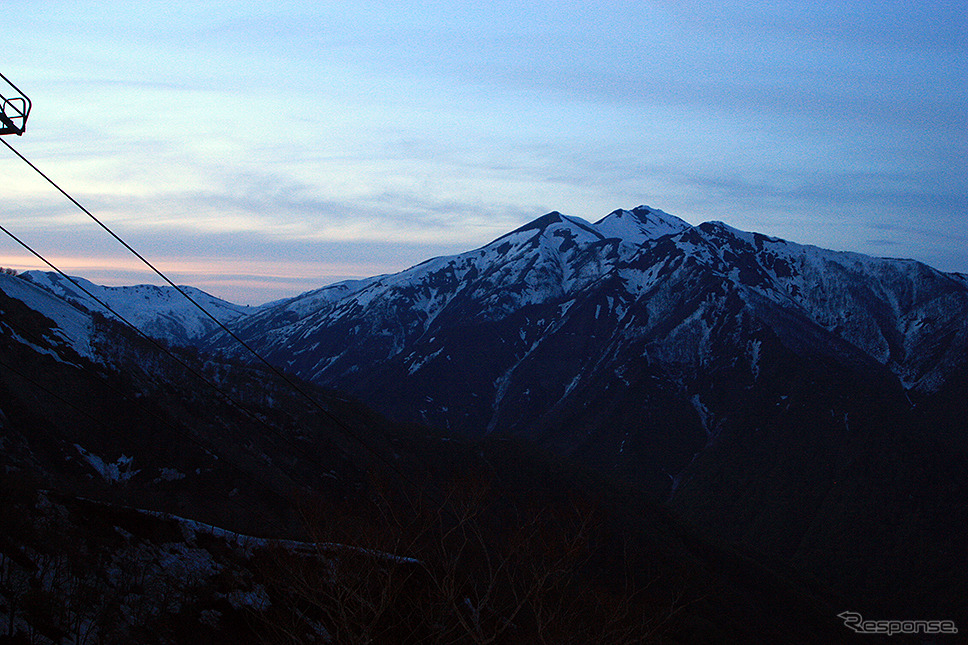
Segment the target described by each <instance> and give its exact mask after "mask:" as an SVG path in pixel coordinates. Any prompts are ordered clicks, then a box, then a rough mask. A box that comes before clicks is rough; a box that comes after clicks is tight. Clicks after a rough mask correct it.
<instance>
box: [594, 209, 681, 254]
mask: <svg viewBox="0 0 968 645" xmlns="http://www.w3.org/2000/svg"><path fill="white" fill-rule="evenodd" d="M594 227H595V230H596V231H598V232H599V233H601V234H602V235H604V236H605V237H612V238H619V239H620V240H622V241H623V242H624V243H626V244H629V245H636V246H637V245H639V244H642V243H643V242H647V241H649V240H655V239H658V238H660V237H662V236H664V235H674V234H676V233H681V232H682V231H684V230H686V229H687V228H690V225H689V223H688V222H685V221H683V220H681V219H679V218H678V217H676V216H675V215H670V214H669V213H666V212H663V211H660V210H658V209H655V208H649V207H648V206H637V207H635V208H633V209H632V210H630V211H628V210H623V209H619V210H616V211H613V212H611V213H609V214H608V215H606V216H605V217H604V218H602V219H600V220H599V221H597V222H595V224H594Z"/></svg>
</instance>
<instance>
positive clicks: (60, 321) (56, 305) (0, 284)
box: [0, 273, 93, 358]
mask: <svg viewBox="0 0 968 645" xmlns="http://www.w3.org/2000/svg"><path fill="white" fill-rule="evenodd" d="M0 291H3V292H4V293H5V294H6V295H7V296H9V297H10V298H13V299H15V300H19V301H21V302H23V303H24V304H25V305H27V306H28V307H30V308H31V309H33V310H34V311H36V312H39V313H41V314H43V315H44V316H46V317H47V318H49V319H51V320H52V321H53V322H54V324H55V325H56V329H55V333H56V334H57V335H58V337H59V338H57V339H53V340H55V341H57V342H63V343H66V344H67V345H70V346H72V347H73V348H74V351H76V352H77V353H78V354H80V355H81V356H84V357H86V358H92V357H93V355H92V350H91V334H92V332H93V325H92V324H91V317H90V316H89V315H88V314H86V313H85V312H83V311H81V310H79V309H77V308H76V307H74V306H73V305H71V304H70V303H68V302H67V301H65V300H64V299H63V298H60V297H58V296H55V295H54V294H52V293H51V292H49V291H47V290H45V289H43V288H41V287H40V286H38V285H37V284H34V283H33V282H31V281H29V280H26V279H24V278H22V277H19V276H12V275H8V274H5V273H0ZM0 322H2V321H0ZM11 331H12V333H14V334H15V335H18V336H19V334H17V330H16V329H12V330H11ZM19 340H20V342H23V343H25V344H29V345H34V343H33V342H31V341H30V340H29V339H23V338H19Z"/></svg>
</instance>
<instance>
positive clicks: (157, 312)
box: [22, 271, 258, 344]
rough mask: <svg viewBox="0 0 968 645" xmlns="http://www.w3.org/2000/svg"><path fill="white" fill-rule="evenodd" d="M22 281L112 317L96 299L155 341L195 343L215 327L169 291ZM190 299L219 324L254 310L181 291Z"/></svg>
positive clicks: (45, 275) (29, 275)
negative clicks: (159, 339) (157, 339)
mask: <svg viewBox="0 0 968 645" xmlns="http://www.w3.org/2000/svg"><path fill="white" fill-rule="evenodd" d="M22 278H23V279H25V280H30V281H31V282H32V283H33V284H35V285H37V286H39V287H42V288H43V289H46V290H47V291H48V292H50V293H52V294H54V295H56V296H59V297H60V298H63V299H64V300H67V301H68V302H73V303H77V304H79V305H80V306H81V307H83V308H85V309H87V310H88V311H92V312H98V313H102V314H104V315H105V316H108V317H113V316H112V314H111V313H110V312H108V311H106V310H105V309H104V307H102V306H101V305H100V304H99V303H98V302H97V301H96V300H95V299H94V298H92V297H91V296H89V295H88V294H87V293H85V292H84V290H85V289H86V290H87V291H88V292H90V293H91V294H93V295H94V296H95V297H96V298H97V299H99V300H101V301H102V302H104V303H105V304H107V305H108V306H110V307H111V309H113V310H114V311H115V312H117V313H118V314H119V315H120V316H123V317H124V318H125V319H126V320H128V321H129V322H131V323H132V324H133V325H135V326H136V327H138V329H140V330H141V331H143V332H144V333H146V334H148V335H149V336H152V337H155V338H162V339H165V340H167V341H169V342H173V343H177V344H184V343H190V342H192V341H197V340H199V339H201V338H202V337H204V336H206V335H207V334H209V333H210V332H212V331H213V330H214V329H215V328H216V327H217V325H216V324H215V323H214V322H213V321H212V320H211V319H210V318H208V317H207V316H206V315H205V314H204V313H202V312H201V311H199V309H198V308H197V307H196V306H195V305H193V304H192V303H191V302H189V301H188V300H187V299H186V298H185V297H184V296H183V295H182V294H180V293H178V291H176V290H175V289H174V288H172V287H158V286H153V285H137V286H131V287H105V286H101V285H97V284H94V283H93V282H90V281H88V280H85V279H83V278H76V277H75V278H73V280H74V281H76V282H77V284H78V285H80V286H81V287H83V289H80V288H78V287H77V286H75V285H74V284H72V283H71V282H70V281H69V280H67V279H66V278H64V277H63V276H61V275H60V274H57V273H53V272H44V271H27V272H25V273H24V274H22ZM181 289H182V290H184V291H185V293H187V294H188V295H189V296H191V297H192V299H193V300H194V301H195V302H197V303H198V304H200V305H201V306H202V307H204V308H205V310H206V311H207V312H209V313H210V314H212V316H214V317H215V318H216V319H217V320H219V321H220V322H222V323H228V322H231V321H233V320H236V319H237V318H239V317H241V316H246V315H249V314H251V313H253V312H254V311H256V310H257V309H258V308H257V307H248V306H242V305H235V304H232V303H230V302H226V301H224V300H220V299H219V298H216V297H214V296H211V295H209V294H207V293H205V292H204V291H201V290H199V289H196V288H194V287H181Z"/></svg>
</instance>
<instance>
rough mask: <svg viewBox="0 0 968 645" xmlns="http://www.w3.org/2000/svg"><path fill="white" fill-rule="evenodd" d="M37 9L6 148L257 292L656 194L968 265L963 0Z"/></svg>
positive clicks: (53, 217)
mask: <svg viewBox="0 0 968 645" xmlns="http://www.w3.org/2000/svg"><path fill="white" fill-rule="evenodd" d="M7 4H8V5H9V6H5V7H4V13H5V19H6V24H7V25H8V28H7V30H6V32H7V33H6V34H5V37H4V43H5V56H4V57H3V61H2V63H0V65H2V66H0V72H2V73H3V74H4V75H6V76H7V77H8V78H9V79H10V80H12V81H13V82H14V83H16V85H17V86H18V87H19V88H20V89H21V90H23V91H24V92H25V93H26V94H27V95H28V96H29V97H30V99H31V100H32V111H31V113H30V118H29V121H28V124H27V131H26V133H25V134H24V135H23V136H22V137H16V136H8V137H5V140H6V141H7V142H8V143H9V144H11V145H12V146H14V148H16V149H17V150H18V151H19V152H20V153H21V154H22V155H24V156H25V157H26V158H28V159H29V160H31V161H32V162H33V163H35V164H36V165H37V166H38V167H39V168H40V169H41V170H43V171H44V172H45V173H46V174H47V175H48V176H49V177H50V178H51V179H53V180H54V181H55V182H57V183H58V184H59V185H60V186H61V187H62V188H64V189H65V190H67V191H68V192H69V193H70V194H71V195H73V196H74V197H75V198H76V199H77V200H78V201H79V202H80V203H81V204H83V205H84V206H85V207H86V208H87V209H88V210H90V211H91V212H92V213H93V214H94V215H96V216H97V217H98V218H99V219H101V220H102V221H103V222H104V223H105V224H106V225H108V226H109V227H110V228H111V229H112V230H114V231H115V232H116V233H117V234H118V235H120V236H121V237H122V238H123V239H124V240H125V241H127V242H128V243H129V244H131V245H132V246H133V247H134V248H136V249H137V250H138V251H139V252H140V253H141V254H142V255H144V256H145V257H147V258H148V259H149V260H151V261H152V263H154V264H155V265H156V266H157V267H158V268H159V269H161V270H162V271H164V272H165V273H166V275H168V276H169V277H170V278H171V279H173V280H174V281H175V282H177V283H179V284H190V285H192V286H196V287H199V288H201V289H204V290H205V291H208V292H209V293H212V294H213V295H216V296H218V297H221V298H225V299H227V300H230V301H232V302H236V303H240V304H260V303H263V302H267V301H270V300H275V299H278V298H284V297H289V296H294V295H297V294H298V293H301V292H303V291H306V290H309V289H313V288H317V287H320V286H323V285H325V284H329V283H332V282H335V281H338V280H342V279H347V278H355V277H364V276H371V275H377V274H381V273H391V272H396V271H400V270H403V269H406V268H408V267H410V266H412V265H414V264H417V263H419V262H421V261H423V260H425V259H428V258H430V257H435V256H440V255H450V254H455V253H459V252H463V251H467V250H471V249H474V248H477V247H480V246H483V245H484V244H487V243H488V242H490V241H491V240H493V239H495V238H497V237H499V236H500V235H502V234H504V233H506V232H508V231H510V230H512V229H513V228H516V227H518V226H520V225H522V224H525V223H527V222H528V221H531V220H533V219H535V218H537V217H539V216H541V215H543V214H544V213H547V212H549V211H552V210H557V211H561V212H563V213H565V214H567V215H573V216H577V217H581V218H584V219H586V220H589V221H596V220H598V219H600V218H601V217H604V216H605V215H607V214H608V213H609V212H611V211H613V210H615V209H617V208H629V209H630V208H633V207H635V206H638V205H640V204H646V205H649V206H652V207H654V208H660V209H662V210H665V211H666V212H669V213H672V214H674V215H677V216H679V217H681V218H682V219H684V220H686V221H687V222H690V223H692V224H699V223H701V222H704V221H709V220H720V221H724V222H726V223H727V224H729V225H731V226H734V227H736V228H739V229H743V230H753V231H758V232H761V233H765V234H768V235H775V236H778V237H781V238H784V239H788V240H791V241H796V242H800V243H806V244H815V245H818V246H823V247H826V248H831V249H837V250H852V251H859V252H862V253H869V254H872V255H877V256H888V257H906V258H914V259H917V260H920V261H922V262H925V263H927V264H930V265H932V266H934V267H936V268H938V269H941V270H944V271H960V272H968V80H966V79H968V37H966V34H968V12H966V11H965V10H964V6H963V3H962V2H886V1H885V2H882V1H878V2H871V1H870V0H864V1H863V2H847V1H844V2H810V3H805V2H799V1H797V2H785V1H782V0H779V1H771V2H762V3H758V2H719V1H716V0H705V1H702V2H689V1H683V2H671V1H662V2H644V1H642V0H639V1H636V2H623V1H622V0H613V1H610V2H572V1H570V0H561V1H557V2H546V1H543V0H532V1H529V2H523V1H515V2H509V1H506V0H492V1H491V2H488V3H480V2H473V3H472V2H459V1H436V2H434V1H431V2H421V3H413V2H392V3H390V2H369V3H345V2H339V3H330V2H319V1H318V0H315V1H313V2H286V3H266V2H232V1H224V0H222V1H219V2H209V1H205V0H192V1H190V2H182V1H173V2H130V1H127V2H114V1H110V0H108V1H106V0H97V1H96V2H95V1H87V0H73V1H70V2H62V1H60V0H43V1H42V2H34V1H22V2H16V3H7ZM5 89H6V88H5ZM0 94H3V95H4V96H8V94H7V93H6V92H4V91H0ZM0 190H2V194H3V196H4V199H3V200H0V224H2V225H3V226H4V227H5V228H7V229H9V230H10V231H11V232H12V233H14V234H16V235H17V236H18V237H20V238H21V239H22V240H23V241H24V242H26V243H27V244H29V245H30V246H31V247H33V248H34V249H35V250H36V251H37V252H39V253H41V254H42V255H43V256H44V257H46V258H47V259H48V260H50V261H51V262H52V263H54V264H55V265H56V266H58V268H60V269H61V270H64V271H66V272H67V273H70V274H72V275H80V276H83V277H85V278H88V279H90V280H93V281H94V282H98V283H100V284H111V285H121V284H139V283H155V284H157V283H158V282H159V281H158V279H157V278H156V277H155V276H154V275H153V274H151V273H150V272H149V271H148V270H147V269H146V268H145V267H144V266H143V265H141V264H140V262H139V261H138V260H137V259H135V258H133V257H132V256H131V255H130V254H128V253H127V252H126V251H125V250H124V249H123V248H122V247H121V246H120V245H119V244H118V243H117V242H116V241H115V240H113V239H111V238H110V237H109V236H108V235H107V234H106V233H105V232H104V231H103V230H101V229H100V228H98V227H97V225H96V224H94V223H93V222H92V221H91V220H90V219H89V218H88V217H87V216H86V215H84V214H83V213H82V212H80V211H79V210H78V209H77V208H76V207H74V206H73V205H72V204H70V202H68V201H67V200H66V199H65V198H64V197H63V196H62V195H60V194H59V193H57V192H56V191H55V190H54V189H53V188H52V187H51V186H50V185H49V184H47V183H46V182H45V181H44V180H43V179H42V178H40V177H39V176H38V175H37V174H36V173H35V172H34V171H33V170H31V169H30V168H29V166H27V165H26V164H24V163H23V162H22V161H20V160H19V159H18V158H17V157H16V156H15V155H14V154H13V153H12V152H11V151H9V150H7V149H6V148H5V147H0ZM0 266H5V267H12V268H15V269H18V270H23V269H34V268H46V266H45V265H43V264H41V263H40V262H39V261H38V260H36V258H34V257H33V256H31V255H30V254H29V253H27V252H26V251H25V250H23V249H22V248H21V247H20V246H18V245H17V244H16V243H15V242H14V241H13V240H11V239H10V238H8V237H6V236H0Z"/></svg>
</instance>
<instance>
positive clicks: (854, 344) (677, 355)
mask: <svg viewBox="0 0 968 645" xmlns="http://www.w3.org/2000/svg"><path fill="white" fill-rule="evenodd" d="M966 311H968V284H966V282H965V280H964V278H963V277H961V276H958V275H952V274H945V273H941V272H939V271H936V270H934V269H932V268H930V267H928V266H925V265H923V264H920V263H918V262H915V261H911V260H894V259H883V258H872V257H868V256H864V255H860V254H856V253H842V252H833V251H827V250H823V249H820V248H816V247H811V246H804V245H800V244H795V243H792V242H787V241H784V240H780V239H777V238H773V237H768V236H765V235H761V234H758V233H746V232H743V231H738V230H736V229H734V228H731V227H729V226H727V225H725V224H722V223H720V222H707V223H704V224H701V225H699V226H691V225H689V224H687V223H686V222H684V221H682V220H681V219H679V218H676V217H674V216H672V215H669V214H667V213H663V212H662V211H658V210H655V209H651V208H648V207H645V206H640V207H638V208H636V209H633V210H631V211H625V210H619V211H615V212H613V213H611V214H610V215H608V216H607V217H605V218H604V219H602V220H601V221H599V222H596V223H594V224H590V223H588V222H586V221H584V220H581V219H579V218H574V217H568V216H565V215H562V214H560V213H557V212H554V213H549V214H547V215H545V216H543V217H540V218H538V219H537V220H535V221H533V222H531V223H530V224H527V225H525V226H522V227H521V228H519V229H517V230H515V231H512V232H511V233H508V234H507V235H504V236H502V237H500V238H498V239H496V240H495V241H493V242H491V243H490V244H488V245H486V246H484V247H482V248H480V249H477V250H474V251H470V252H467V253H462V254H460V255H456V256H451V257H441V258H436V259H433V260H428V261H427V262H424V263H422V264H420V265H417V266H415V267H413V268H411V269H408V270H407V271H403V272H401V273H398V274H394V275H389V276H380V277H376V278H371V279H368V280H360V281H355V282H350V283H340V284H336V285H332V286H329V287H325V288H323V289H320V290H317V291H313V292H309V293H307V294H304V295H302V296H300V297H297V298H294V299H292V300H289V301H286V302H283V303H280V304H277V305H275V306H272V307H268V308H266V309H264V310H262V311H258V312H256V313H254V314H253V315H251V316H247V317H245V318H240V319H238V320H237V321H235V322H234V323H233V325H234V329H235V330H236V331H237V333H239V334H240V335H241V336H242V337H243V338H245V339H246V341H247V342H249V343H250V344H252V345H253V346H254V347H256V348H257V349H259V350H260V351H261V352H263V353H264V354H265V355H267V356H268V357H269V358H270V359H271V360H273V361H275V362H276V363H278V364H279V365H281V366H284V367H285V368H287V369H289V370H292V371H293V372H295V373H296V374H298V375H299V376H301V377H303V378H306V379H308V380H311V381H314V382H316V383H318V384H320V385H325V386H328V387H335V388H339V389H342V390H345V391H348V392H350V393H352V394H353V395H355V396H358V397H360V398H361V399H362V400H364V401H365V402H367V403H368V404H370V405H373V406H375V407H376V408H377V409H379V410H380V411H382V412H384V413H385V414H387V415H389V416H391V417H392V418H397V419H401V420H407V421H413V422H421V423H426V424H429V425H431V426H436V427H439V428H443V429H449V430H452V431H455V432H461V433H468V434H471V435H480V434H483V433H488V432H495V431H497V432H503V433H512V434H523V435H525V436H529V437H533V438H537V439H539V440H541V441H544V442H546V443H548V444H550V445H553V446H556V447H557V449H559V450H564V451H565V452H569V453H572V452H577V453H580V454H583V455H585V456H586V457H589V458H591V457H592V455H594V460H595V462H596V463H598V464H600V465H605V466H607V467H609V468H613V467H621V464H622V463H625V462H628V461H630V460H631V463H633V464H634V466H633V469H634V470H636V471H639V473H640V475H641V471H642V456H643V455H645V458H646V459H647V461H648V462H649V466H648V468H647V470H650V471H651V472H652V473H653V474H652V477H653V478H654V479H655V478H659V479H662V478H664V479H665V481H666V483H667V484H671V483H673V482H675V481H676V478H677V473H678V472H679V470H681V469H682V468H684V467H685V466H686V464H688V463H689V461H690V460H691V459H692V458H693V455H694V454H696V453H697V452H699V451H700V450H702V449H703V447H704V446H707V445H710V444H711V443H712V442H714V441H715V438H716V436H717V435H718V434H719V433H720V432H721V431H723V429H725V428H728V427H731V426H735V427H741V426H744V425H746V424H748V423H751V422H752V423H756V422H755V421H751V419H761V418H768V417H772V416H774V415H775V414H776V411H777V410H786V411H797V410H802V409H806V408H808V407H810V406H815V405H818V406H820V407H823V408H824V409H825V413H826V412H830V413H831V414H833V415H834V416H835V417H836V418H837V419H839V423H840V424H841V425H844V424H849V423H850V419H851V418H853V419H855V421H858V420H859V419H861V418H863V417H864V415H865V414H866V413H867V412H868V411H869V406H870V404H871V398H870V397H871V396H873V397H875V398H878V397H880V398H887V399H889V400H891V401H893V402H894V403H895V404H897V405H900V406H902V407H907V406H908V405H909V404H908V401H909V399H912V398H917V397H918V396H923V395H927V394H930V393H932V392H934V391H936V390H937V389H938V388H939V387H940V386H941V384H942V383H944V381H945V378H946V376H947V375H948V374H949V373H951V372H952V370H955V369H957V368H958V367H959V366H960V365H962V364H963V363H964V357H965V350H966V348H968V324H966V319H965V315H964V314H965V312H966ZM207 346H208V347H210V348H216V349H220V350H222V351H227V352H232V351H234V350H233V349H232V347H231V346H230V344H228V343H226V342H224V341H222V340H220V339H219V337H218V335H216V336H215V337H213V338H212V339H209V341H208V343H207ZM818 379H820V380H821V381H823V382H824V383H825V385H823V386H820V385H816V384H815V383H814V382H815V381H817V382H819V381H818ZM818 388H819V389H818ZM858 389H862V390H864V393H863V396H861V394H860V393H859V392H857V390H858ZM855 394H856V396H854V395H855ZM828 397H829V398H828ZM791 414H794V412H791ZM630 453H638V454H639V456H636V457H630ZM661 473H665V475H660V474H661Z"/></svg>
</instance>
